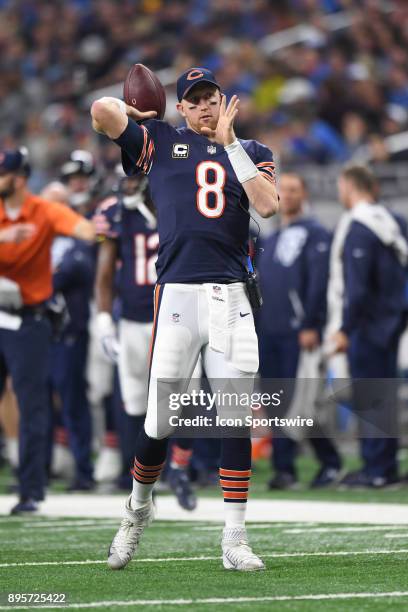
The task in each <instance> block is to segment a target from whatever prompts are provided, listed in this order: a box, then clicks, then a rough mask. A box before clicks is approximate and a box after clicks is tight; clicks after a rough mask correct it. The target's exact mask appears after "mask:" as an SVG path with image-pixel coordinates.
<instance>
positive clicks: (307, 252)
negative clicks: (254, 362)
mask: <svg viewBox="0 0 408 612" xmlns="http://www.w3.org/2000/svg"><path fill="white" fill-rule="evenodd" d="M330 241H331V237H330V234H329V232H328V231H327V230H326V229H325V228H324V227H323V226H322V225H320V223H318V222H317V221H316V220H314V219H311V218H301V219H297V220H296V221H293V222H292V223H290V224H289V225H287V226H285V227H282V228H281V229H280V230H278V231H277V232H275V233H274V234H272V236H270V237H269V238H268V239H267V240H265V242H263V243H262V247H263V248H262V249H260V256H259V263H258V271H259V276H260V282H261V288H262V295H263V300H264V303H263V306H262V308H261V311H260V313H259V319H258V325H259V326H260V328H261V329H262V330H264V331H265V332H267V333H273V334H287V333H291V332H295V331H296V332H297V331H299V330H300V329H315V330H317V331H321V330H322V327H323V325H324V322H325V316H326V290H327V282H328V272H329V251H330Z"/></svg>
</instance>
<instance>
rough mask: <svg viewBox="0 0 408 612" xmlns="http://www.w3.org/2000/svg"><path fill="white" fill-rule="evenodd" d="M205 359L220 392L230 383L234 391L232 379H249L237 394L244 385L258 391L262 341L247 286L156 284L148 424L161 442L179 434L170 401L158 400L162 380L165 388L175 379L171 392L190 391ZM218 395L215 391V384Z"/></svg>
mask: <svg viewBox="0 0 408 612" xmlns="http://www.w3.org/2000/svg"><path fill="white" fill-rule="evenodd" d="M200 355H201V357H202V365H203V368H204V371H205V373H206V375H207V378H208V380H209V383H210V386H212V385H211V383H212V380H215V379H216V382H217V388H216V391H218V392H219V391H220V390H221V391H222V389H221V387H220V385H222V384H223V381H224V380H225V381H226V382H225V386H227V385H228V388H229V389H230V387H231V379H245V380H242V382H241V385H238V386H237V390H239V392H242V390H243V385H242V383H244V387H245V385H246V387H245V391H246V392H248V393H252V388H253V378H254V376H255V374H256V372H257V371H258V339H257V336H256V332H255V326H254V320H253V315H252V309H251V306H250V304H249V300H248V297H247V295H246V292H245V287H244V284H243V283H233V284H230V285H223V284H219V283H211V284H210V283H208V284H201V285H194V284H178V283H169V284H166V285H161V286H160V285H157V286H156V289H155V321H154V329H153V336H152V351H151V369H150V383H149V395H148V408H147V414H146V421H145V430H146V433H147V435H148V436H149V437H151V438H158V439H161V438H165V437H168V436H169V435H171V434H172V432H173V428H172V427H171V426H170V425H169V419H168V417H169V415H168V414H167V412H168V409H169V406H168V401H167V402H166V401H162V399H161V398H162V393H160V397H159V398H158V393H157V391H158V380H159V379H160V383H159V384H160V389H162V386H161V385H162V384H163V383H162V381H163V379H164V380H165V381H166V382H167V381H169V389H171V392H174V391H175V389H177V392H179V393H184V392H185V391H186V390H187V388H188V384H189V381H190V378H191V376H192V373H193V371H194V367H195V365H196V363H197V360H198V358H199V356H200ZM220 379H222V380H221V381H220ZM246 381H248V384H247V382H246ZM212 391H213V392H215V389H214V387H213V386H212ZM248 410H249V412H248ZM163 411H166V413H165V414H163ZM179 413H181V410H180V411H179ZM179 413H178V412H171V414H172V415H177V414H179ZM246 414H250V408H249V409H248V408H246V407H242V414H241V415H240V416H243V417H245V416H246Z"/></svg>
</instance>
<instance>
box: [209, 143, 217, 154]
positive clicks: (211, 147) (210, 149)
mask: <svg viewBox="0 0 408 612" xmlns="http://www.w3.org/2000/svg"><path fill="white" fill-rule="evenodd" d="M216 152H217V147H215V146H214V145H208V147H207V153H209V154H210V155H215V154H216Z"/></svg>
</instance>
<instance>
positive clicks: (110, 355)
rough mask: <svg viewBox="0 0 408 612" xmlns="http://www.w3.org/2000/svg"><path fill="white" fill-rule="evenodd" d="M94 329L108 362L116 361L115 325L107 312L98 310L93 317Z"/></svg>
mask: <svg viewBox="0 0 408 612" xmlns="http://www.w3.org/2000/svg"><path fill="white" fill-rule="evenodd" d="M95 331H96V336H97V338H98V341H99V343H100V345H101V347H102V351H103V354H104V356H105V357H106V358H107V360H108V361H109V362H110V363H117V361H118V355H119V342H118V339H117V336H116V327H115V324H114V322H113V320H112V316H111V315H110V313H109V312H98V314H97V315H96V317H95Z"/></svg>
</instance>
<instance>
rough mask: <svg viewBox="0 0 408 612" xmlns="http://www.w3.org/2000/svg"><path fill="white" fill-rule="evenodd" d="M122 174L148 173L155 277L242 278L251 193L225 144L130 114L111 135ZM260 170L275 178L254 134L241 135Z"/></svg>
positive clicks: (164, 279)
mask: <svg viewBox="0 0 408 612" xmlns="http://www.w3.org/2000/svg"><path fill="white" fill-rule="evenodd" d="M116 142H117V143H118V144H119V145H120V146H121V147H122V162H123V167H124V170H125V172H126V174H127V175H131V174H134V173H136V172H138V171H140V170H142V171H143V172H144V173H145V174H147V175H148V177H149V186H150V192H151V195H152V199H153V202H154V203H155V206H156V208H157V214H158V230H159V235H160V248H159V256H158V260H157V274H158V282H159V283H191V282H196V283H203V282H214V281H218V282H231V281H237V280H239V281H242V280H244V279H245V275H246V269H245V263H246V256H247V251H248V231H249V215H248V198H247V196H246V193H245V191H244V189H243V187H242V185H241V183H240V182H239V181H238V179H237V177H236V175H235V172H234V170H233V169H232V166H231V164H230V162H229V159H228V156H227V154H226V152H225V150H224V147H223V146H221V145H219V144H215V143H212V142H211V141H210V140H208V138H206V137H205V136H201V135H200V134H197V133H196V132H194V131H192V130H190V129H188V128H185V127H182V128H177V129H176V128H174V127H172V126H170V125H169V124H168V123H165V122H163V121H157V120H154V119H152V120H149V121H146V122H145V123H144V124H143V126H141V128H140V127H138V126H137V125H136V124H135V123H134V122H133V121H131V120H129V125H128V127H127V129H126V130H125V132H124V133H123V134H122V135H121V136H120V138H118V139H117V140H116ZM240 142H241V144H242V146H243V147H244V149H245V150H246V152H247V153H248V155H249V156H250V158H251V159H252V160H253V161H254V163H255V164H256V165H257V166H258V169H259V170H260V171H261V172H262V173H263V174H264V175H265V176H266V177H267V178H268V179H269V180H271V181H274V164H273V161H272V153H271V151H270V150H269V149H267V148H266V147H265V146H263V145H261V144H260V143H258V142H257V141H255V140H241V141H240Z"/></svg>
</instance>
